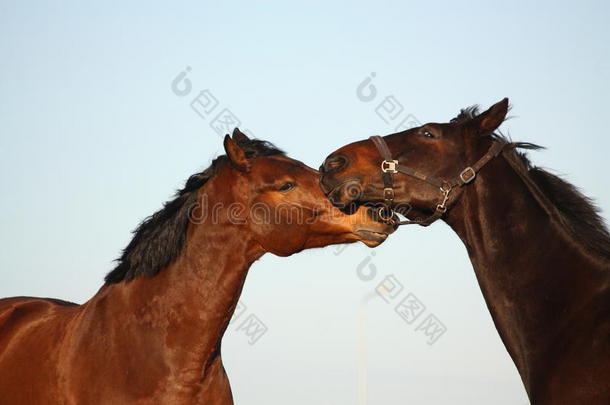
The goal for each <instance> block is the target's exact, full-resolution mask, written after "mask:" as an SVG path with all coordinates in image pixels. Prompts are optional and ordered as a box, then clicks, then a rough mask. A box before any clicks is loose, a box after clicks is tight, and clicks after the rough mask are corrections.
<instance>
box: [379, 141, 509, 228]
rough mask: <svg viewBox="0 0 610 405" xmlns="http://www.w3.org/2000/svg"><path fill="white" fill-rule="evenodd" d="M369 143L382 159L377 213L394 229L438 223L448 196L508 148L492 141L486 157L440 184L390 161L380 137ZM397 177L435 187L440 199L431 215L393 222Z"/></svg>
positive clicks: (390, 157) (505, 143)
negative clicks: (396, 175) (380, 195)
mask: <svg viewBox="0 0 610 405" xmlns="http://www.w3.org/2000/svg"><path fill="white" fill-rule="evenodd" d="M370 139H371V140H372V141H373V143H374V144H375V146H376V147H377V150H378V151H379V153H380V154H381V156H382V157H383V159H384V160H383V161H382V162H381V172H382V173H381V178H382V179H383V185H384V189H383V200H384V207H381V209H380V210H379V216H380V218H381V219H382V220H383V221H385V222H388V223H391V224H394V225H413V224H416V225H421V226H429V225H430V224H432V223H433V222H435V221H437V220H438V219H440V218H441V217H442V216H443V215H444V214H445V213H446V212H447V202H448V201H449V194H450V193H451V191H452V190H453V189H454V188H456V187H463V186H465V185H467V184H469V183H471V182H472V181H473V180H474V179H475V178H476V176H477V173H479V171H480V170H481V169H482V168H483V166H485V165H486V164H487V163H489V162H490V161H491V160H492V159H493V158H495V157H497V156H498V155H499V154H500V153H502V151H503V150H504V148H505V147H506V145H508V143H507V142H506V141H504V140H501V139H496V140H494V141H493V143H492V145H491V147H490V148H489V150H488V151H487V153H485V155H483V156H482V157H481V158H480V159H479V160H477V161H476V162H475V163H474V164H473V165H472V166H468V167H466V168H465V169H464V170H462V171H461V172H460V173H459V174H458V175H457V176H455V177H454V178H452V179H449V180H444V179H439V178H435V177H430V176H427V175H425V174H424V173H421V172H418V171H417V170H415V169H412V168H410V167H407V166H404V165H401V164H400V163H398V160H395V159H393V158H392V153H391V152H390V148H388V145H387V143H386V142H385V140H384V139H383V137H381V136H379V135H374V136H371V138H370ZM397 173H402V174H406V175H407V176H411V177H413V178H416V179H418V180H421V181H424V182H426V183H428V184H430V185H432V186H434V187H437V188H438V189H439V190H440V192H441V194H442V195H441V198H440V200H439V203H438V204H437V205H436V208H435V210H434V213H433V214H432V215H430V216H429V217H427V218H424V219H421V220H419V219H418V220H406V221H396V220H394V213H395V210H394V207H395V204H394V197H395V193H394V175H395V174H397ZM397 212H399V211H397ZM399 213H400V212H399Z"/></svg>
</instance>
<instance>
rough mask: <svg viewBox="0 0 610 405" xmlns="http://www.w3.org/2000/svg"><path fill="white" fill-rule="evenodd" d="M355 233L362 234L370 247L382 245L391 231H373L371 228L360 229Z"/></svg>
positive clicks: (365, 242) (363, 240) (363, 239)
mask: <svg viewBox="0 0 610 405" xmlns="http://www.w3.org/2000/svg"><path fill="white" fill-rule="evenodd" d="M355 234H356V235H358V236H360V237H361V238H362V242H363V243H364V244H365V245H367V246H369V247H375V246H379V245H381V244H382V243H383V242H384V241H385V240H386V239H387V238H388V236H390V233H389V232H379V231H372V230H370V229H358V230H356V231H355Z"/></svg>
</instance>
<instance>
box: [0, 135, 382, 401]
mask: <svg viewBox="0 0 610 405" xmlns="http://www.w3.org/2000/svg"><path fill="white" fill-rule="evenodd" d="M224 146H225V150H226V152H227V155H226V156H221V157H219V158H218V159H216V160H215V161H214V162H213V163H212V165H211V167H210V168H208V169H207V170H205V171H203V172H201V173H198V174H195V175H193V176H191V178H189V180H188V181H187V183H186V186H185V188H184V189H183V190H181V191H179V192H178V194H177V196H176V198H175V199H174V200H172V201H169V202H168V203H166V204H165V206H164V207H163V209H161V210H160V211H158V212H157V213H155V214H154V215H152V216H151V217H149V218H148V219H146V220H145V221H144V222H143V223H142V224H141V225H140V226H139V228H138V229H137V230H136V231H135V235H134V237H133V240H132V241H131V242H130V243H129V245H128V246H127V248H126V249H125V250H124V252H123V255H122V257H121V258H120V259H119V260H118V265H117V267H116V268H115V269H114V270H113V271H112V272H110V273H109V274H108V275H107V276H106V283H105V284H104V286H103V287H102V288H101V289H100V291H99V292H98V293H97V294H96V295H95V296H94V297H93V298H91V299H90V300H89V301H88V302H87V303H85V304H83V305H76V304H72V303H68V302H64V301H59V300H53V299H44V298H28V297H17V298H7V299H3V300H0V404H10V405H16V404H137V403H146V404H153V403H154V404H193V403H198V404H206V405H215V404H222V405H227V404H232V403H233V401H232V396H231V389H230V386H229V381H228V379H227V376H226V374H225V371H224V368H223V365H222V361H221V352H220V345H221V339H222V336H223V334H224V332H225V330H226V328H227V325H228V323H229V320H230V318H231V315H232V314H233V311H234V309H235V306H236V304H237V301H238V298H239V295H240V293H241V290H242V287H243V284H244V281H245V278H246V273H247V272H248V268H249V267H250V265H251V264H252V263H253V262H254V261H256V260H257V259H258V258H260V257H261V256H262V255H263V254H264V253H266V252H271V253H274V254H277V255H280V256H288V255H291V254H293V253H296V252H299V251H301V250H303V249H309V248H314V247H320V246H326V245H330V244H335V243H346V242H353V241H358V240H360V241H363V242H364V243H366V244H367V245H369V246H376V245H378V244H379V243H381V242H382V241H383V240H384V239H385V237H386V236H387V234H388V233H389V232H391V231H392V230H393V228H392V227H390V226H387V225H385V224H381V223H379V222H375V221H374V220H372V219H369V216H368V215H366V209H362V210H360V211H359V212H358V213H357V214H359V215H358V217H357V218H356V219H353V218H352V217H351V216H348V215H345V214H343V213H341V212H340V211H339V210H338V209H336V208H335V207H333V206H332V204H330V202H329V201H328V199H326V197H325V196H324V194H323V193H322V191H321V190H320V188H319V174H318V172H317V171H316V170H313V169H311V168H309V167H307V166H305V165H304V164H302V163H300V162H298V161H295V160H292V159H289V158H288V157H286V156H285V155H284V154H283V153H282V152H281V151H279V150H278V149H276V148H274V147H273V146H272V145H270V144H268V143H266V142H263V141H258V140H249V139H248V138H247V137H246V136H245V135H243V134H241V133H240V132H239V131H238V130H236V131H235V132H234V135H233V139H232V138H230V137H229V136H228V135H227V137H226V138H225V141H224Z"/></svg>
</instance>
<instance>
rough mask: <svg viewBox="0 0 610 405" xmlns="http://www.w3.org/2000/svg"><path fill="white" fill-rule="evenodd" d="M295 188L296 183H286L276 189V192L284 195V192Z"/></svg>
mask: <svg viewBox="0 0 610 405" xmlns="http://www.w3.org/2000/svg"><path fill="white" fill-rule="evenodd" d="M295 187H296V183H294V182H293V181H287V182H286V183H284V184H282V185H281V186H280V188H278V191H281V192H282V193H285V192H286V191H290V190H292V189H293V188H295Z"/></svg>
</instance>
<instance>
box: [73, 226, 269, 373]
mask: <svg viewBox="0 0 610 405" xmlns="http://www.w3.org/2000/svg"><path fill="white" fill-rule="evenodd" d="M263 253H264V252H263V251H262V249H261V248H260V247H259V246H258V245H257V244H256V243H254V242H253V241H252V240H251V239H250V238H249V237H248V235H247V232H245V231H244V230H243V229H240V228H239V227H238V226H236V225H231V224H203V225H195V226H193V225H191V229H189V232H188V240H187V243H186V247H185V250H184V252H183V254H182V255H181V256H180V257H179V258H178V259H177V260H176V261H175V262H174V263H173V264H172V265H170V266H169V267H168V268H166V269H164V270H162V271H161V272H160V273H159V274H157V275H156V276H154V277H150V278H146V277H140V278H137V279H135V280H133V281H130V282H121V283H118V284H107V285H105V286H104V287H102V289H101V290H100V292H99V293H98V294H97V295H96V296H95V297H93V299H92V300H90V301H89V302H88V303H87V304H85V307H86V309H85V314H86V318H88V319H89V321H90V322H98V321H99V323H98V324H99V325H104V328H106V330H103V331H101V332H102V333H107V335H106V336H114V337H115V339H114V341H113V343H112V345H114V347H110V348H108V347H106V348H104V350H117V351H120V352H123V351H125V350H130V351H131V353H132V357H131V359H133V360H134V361H133V363H134V364H133V366H134V367H136V368H142V367H143V366H142V365H143V364H149V363H150V362H151V361H152V362H153V363H154V362H155V361H156V363H155V364H152V363H151V364H150V368H151V369H166V368H170V369H172V370H173V369H186V370H188V372H189V373H190V374H192V375H191V377H192V379H193V380H197V381H199V380H201V379H202V376H201V372H203V373H204V374H205V371H206V366H210V365H211V363H212V362H213V361H214V360H216V359H217V358H219V355H220V342H221V339H222V336H223V334H224V332H225V330H226V328H227V325H228V323H229V321H230V318H231V316H232V314H233V311H234V310H235V307H236V305H237V301H238V299H239V296H240V294H241V291H242V287H243V284H244V282H245V278H246V275H247V272H248V269H249V267H250V265H251V264H252V263H253V262H254V261H255V260H257V259H258V258H259V257H260V256H261V255H262V254H263ZM87 323H89V322H85V325H86V324H87ZM143 343H144V346H141V345H142V344H143ZM121 345H123V346H125V347H119V346H121ZM138 351H139V353H138ZM151 353H153V354H154V356H151ZM151 357H152V360H151ZM155 359H156V360H155ZM125 367H129V365H127V364H125ZM197 370H199V372H197ZM183 377H185V378H186V376H185V375H183Z"/></svg>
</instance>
